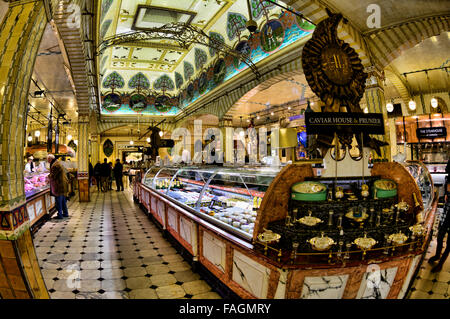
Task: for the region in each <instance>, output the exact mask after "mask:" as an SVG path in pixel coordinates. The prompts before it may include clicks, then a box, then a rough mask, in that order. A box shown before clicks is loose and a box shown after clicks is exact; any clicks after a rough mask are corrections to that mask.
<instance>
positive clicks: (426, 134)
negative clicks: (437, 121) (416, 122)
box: [416, 126, 447, 138]
mask: <svg viewBox="0 0 450 319" xmlns="http://www.w3.org/2000/svg"><path fill="white" fill-rule="evenodd" d="M416 134H417V138H437V137H446V136H447V128H446V127H444V126H438V127H419V128H418V129H417V130H416Z"/></svg>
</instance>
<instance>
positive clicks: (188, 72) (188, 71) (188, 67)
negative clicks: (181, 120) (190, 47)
mask: <svg viewBox="0 0 450 319" xmlns="http://www.w3.org/2000/svg"><path fill="white" fill-rule="evenodd" d="M193 75H194V67H193V66H192V64H190V63H189V62H187V61H184V79H185V80H186V81H189V79H190V78H191V76H193Z"/></svg>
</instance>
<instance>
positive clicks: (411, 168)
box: [404, 161, 434, 219]
mask: <svg viewBox="0 0 450 319" xmlns="http://www.w3.org/2000/svg"><path fill="white" fill-rule="evenodd" d="M404 166H405V168H406V169H407V170H408V172H409V173H410V174H411V175H412V177H413V178H414V180H415V181H416V183H417V185H418V186H419V189H420V192H421V193H422V200H423V218H424V219H425V218H426V214H427V213H428V212H429V211H430V208H431V205H432V203H433V200H434V185H433V179H432V178H431V174H430V172H429V170H428V168H427V167H426V165H425V164H423V163H422V162H419V161H407V162H406V163H404Z"/></svg>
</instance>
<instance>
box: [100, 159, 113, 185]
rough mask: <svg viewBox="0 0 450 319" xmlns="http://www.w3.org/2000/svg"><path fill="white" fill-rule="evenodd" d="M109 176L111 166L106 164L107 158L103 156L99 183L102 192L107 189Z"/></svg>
mask: <svg viewBox="0 0 450 319" xmlns="http://www.w3.org/2000/svg"><path fill="white" fill-rule="evenodd" d="M110 176H111V166H109V164H108V159H107V158H105V159H104V161H103V164H102V167H101V184H102V190H103V191H104V192H106V191H108V188H109V187H108V179H109V178H110Z"/></svg>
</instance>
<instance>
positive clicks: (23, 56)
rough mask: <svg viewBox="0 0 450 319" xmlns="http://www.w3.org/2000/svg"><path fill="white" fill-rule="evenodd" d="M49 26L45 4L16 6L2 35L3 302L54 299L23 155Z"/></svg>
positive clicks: (0, 175)
mask: <svg viewBox="0 0 450 319" xmlns="http://www.w3.org/2000/svg"><path fill="white" fill-rule="evenodd" d="M46 23H47V19H46V12H45V8H44V3H43V1H33V2H27V3H23V2H12V3H10V7H9V10H8V12H7V14H6V17H5V19H4V20H3V24H2V27H1V31H0V39H1V40H0V41H1V42H2V45H3V48H4V49H3V54H2V55H1V56H0V60H1V65H2V72H1V73H0V81H1V82H2V85H1V90H0V99H1V101H2V102H1V112H0V113H1V114H2V116H1V117H0V119H1V125H0V136H3V137H2V138H1V139H0V140H1V141H0V149H1V159H2V161H1V162H2V164H1V169H0V178H1V180H2V182H1V183H2V187H1V188H0V221H1V224H0V255H1V258H2V259H3V265H7V267H6V266H5V267H2V268H1V269H0V278H1V282H2V284H3V283H5V284H6V287H5V286H4V285H2V288H0V295H1V297H2V298H49V295H48V292H47V288H46V287H45V284H44V281H43V278H42V274H41V271H40V268H39V264H38V262H37V259H36V253H35V249H34V245H33V242H32V239H31V233H30V230H29V227H30V223H29V217H28V213H27V209H26V201H25V190H24V179H23V163H22V154H23V148H24V141H25V137H24V135H25V124H26V116H24V114H26V110H27V102H28V91H29V87H30V79H31V75H32V72H33V67H34V62H35V59H36V54H37V50H38V48H39V44H40V42H41V38H42V35H43V33H44V29H45V26H46Z"/></svg>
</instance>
